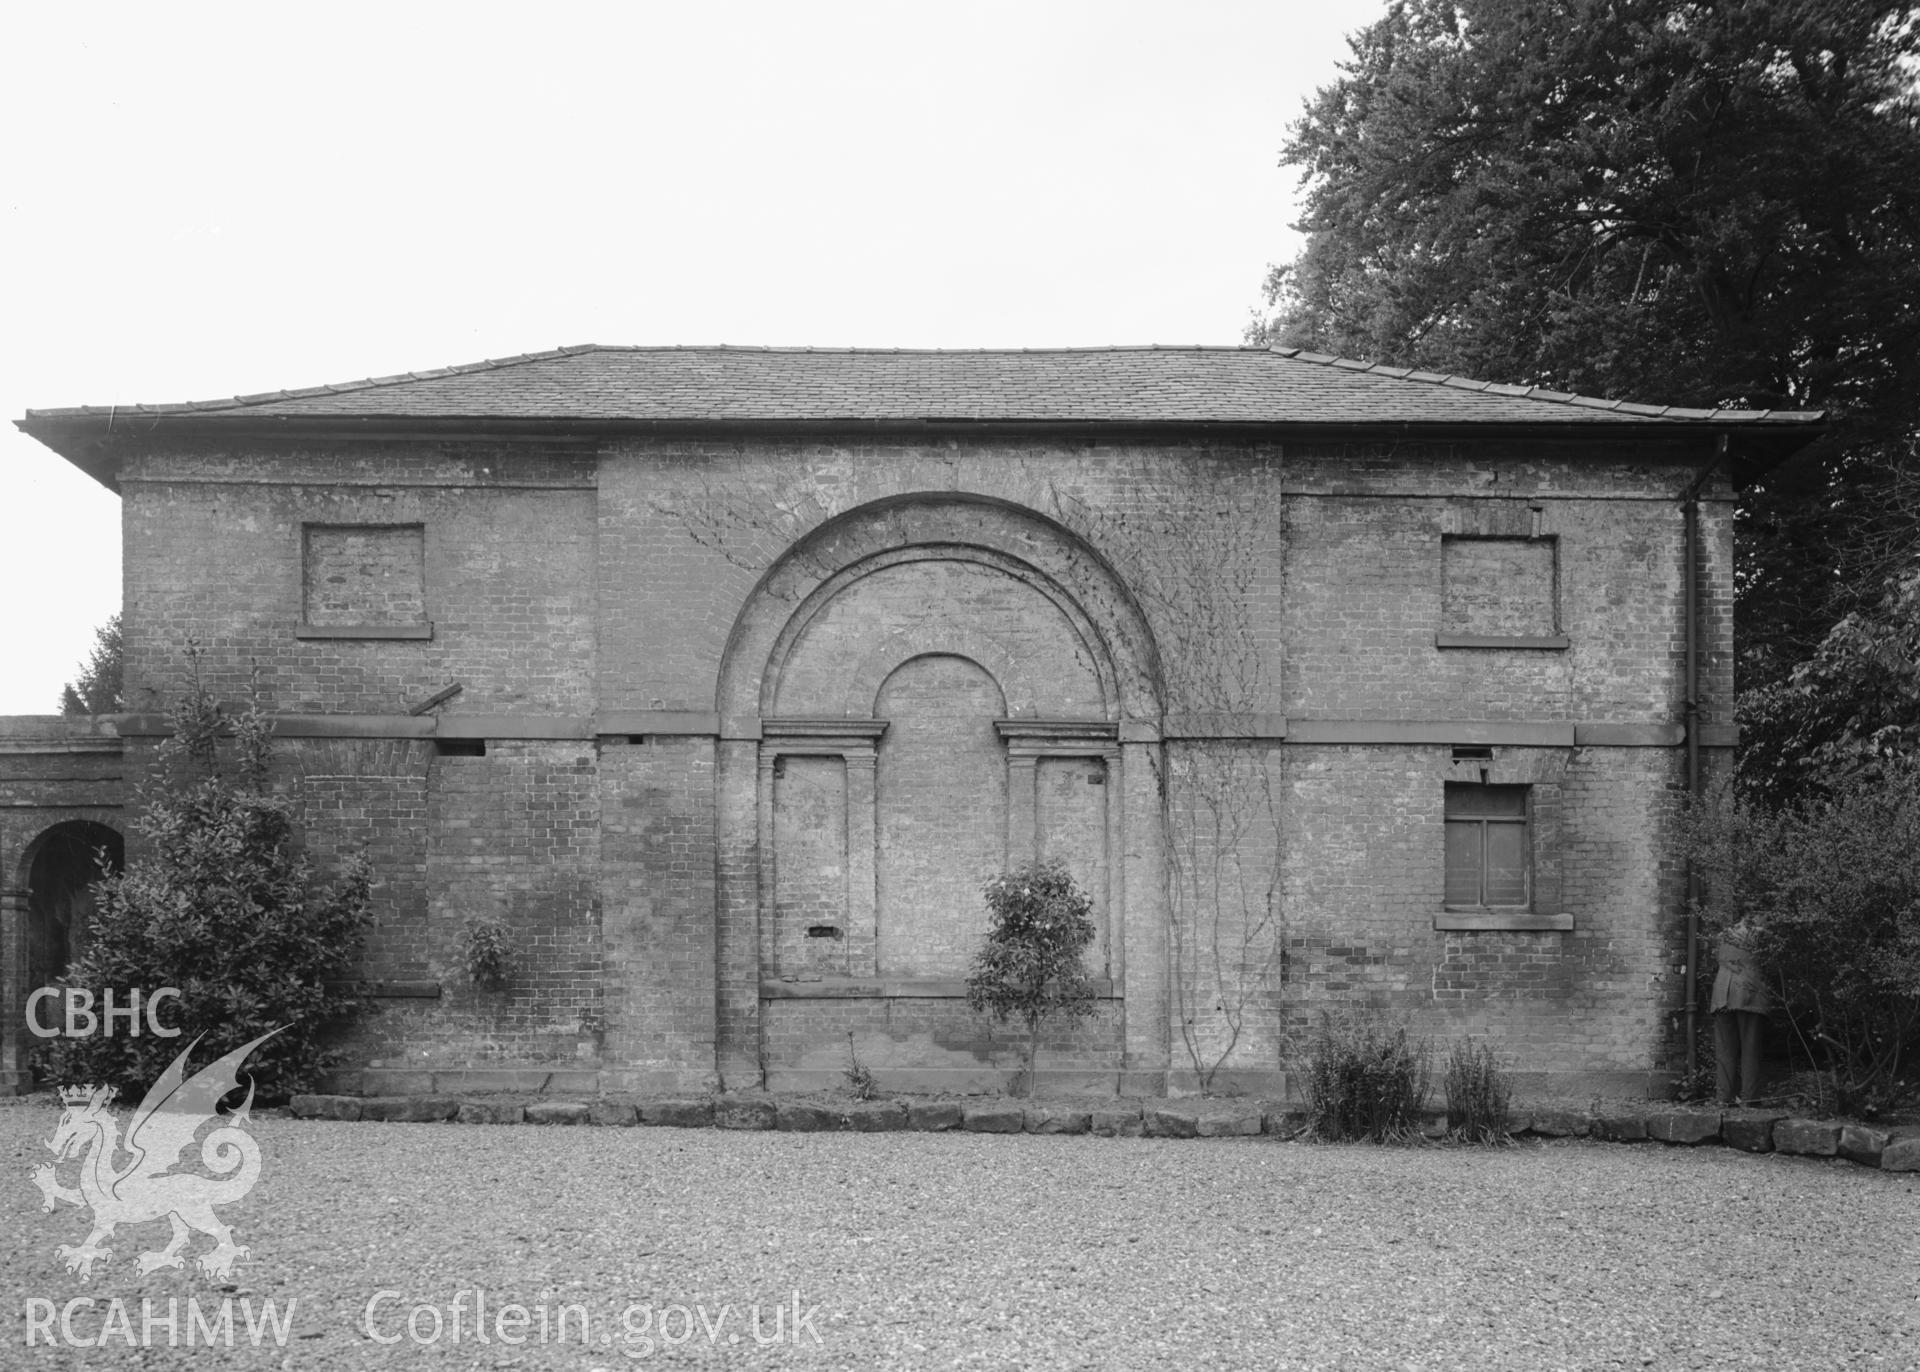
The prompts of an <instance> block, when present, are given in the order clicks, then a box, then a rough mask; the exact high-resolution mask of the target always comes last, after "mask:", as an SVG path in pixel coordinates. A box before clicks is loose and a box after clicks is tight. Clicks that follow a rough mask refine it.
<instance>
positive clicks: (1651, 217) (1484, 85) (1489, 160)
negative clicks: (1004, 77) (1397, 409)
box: [1249, 0, 1920, 685]
mask: <svg viewBox="0 0 1920 1372" xmlns="http://www.w3.org/2000/svg"><path fill="white" fill-rule="evenodd" d="M1917 9H1920V7H1917V6H1915V5H1913V4H1908V3H1895V2H1894V0H1720V2H1719V3H1714V2H1713V0H1396V3H1394V4H1393V5H1392V6H1391V7H1390V8H1389V10H1388V12H1387V14H1386V16H1385V17H1384V18H1382V19H1381V20H1380V21H1379V22H1377V23H1375V24H1374V25H1372V26H1370V27H1369V28H1366V29H1364V30H1362V31H1361V32H1360V33H1358V34H1357V35H1355V36H1353V37H1352V38H1351V39H1350V40H1349V41H1350V45H1351V47H1352V52H1353V56H1352V60H1351V61H1349V62H1347V63H1345V64H1343V66H1342V75H1341V77H1340V79H1339V80H1337V81H1336V82H1334V83H1333V84H1332V85H1330V86H1328V87H1326V88H1325V89H1323V90H1321V91H1320V92H1319V93H1318V95H1317V97H1316V98H1315V99H1314V100H1313V101H1311V102H1310V103H1309V105H1308V108H1307V110H1306V113H1305V115H1304V116H1303V117H1302V118H1301V119H1300V120H1299V121H1298V122H1297V123H1296V124H1295V125H1294V126H1293V127H1292V129H1291V136H1290V138H1289V141H1288V142H1287V144H1286V146H1285V149H1284V152H1283V162H1284V163H1286V164H1291V165H1294V166H1298V167H1300V168H1302V169H1303V172H1304V183H1305V187H1306V200H1305V214H1304V217H1303V219H1302V221H1301V223H1300V224H1299V225H1298V227H1299V228H1300V229H1301V230H1302V231H1303V232H1304V233H1306V234H1307V243H1306V246H1305V248H1304V250H1303V251H1302V252H1301V254H1300V255H1299V256H1298V257H1297V258H1296V259H1295V260H1294V261H1293V262H1290V263H1287V264H1285V265H1282V266H1279V267H1276V268H1274V269H1273V271H1272V272H1271V274H1270V275H1269V277H1268V280H1267V283H1266V291H1267V297H1268V303H1269V305H1270V306H1271V307H1272V309H1273V313H1272V314H1271V315H1269V316H1268V317H1265V318H1262V319H1260V320H1259V321H1257V322H1256V323H1255V325H1254V326H1253V327H1252V329H1251V330H1250V331H1249V332H1250V336H1251V337H1252V338H1254V339H1255V340H1258V341H1267V342H1275V343H1284V344H1288V345H1293V346H1302V347H1309V348H1313V349H1317V350H1320V351H1325V352H1333V353H1341V354H1346V355H1349V356H1358V357H1364V358H1368V359H1371V360H1376V361H1385V362H1392V363H1397V364H1399V365H1403V366H1415V367H1421V368H1426V369H1430V370H1435V371H1442V372H1456V373H1464V374H1469V375H1473V376H1479V377H1484V378H1487V379H1490V380H1499V381H1508V382H1531V383H1534V384H1539V385H1544V386H1549V387H1553V388H1555V389H1560V390H1569V391H1577V392H1584V393H1589V394H1602V395H1612V396H1618V397H1621V398H1629V399H1634V400H1640V401H1647V402H1653V403H1666V404H1677V405H1691V406H1714V405H1730V406H1737V407H1743V408H1795V409H1825V410H1828V411H1829V413H1830V415H1831V417H1832V423H1831V425H1830V427H1829V431H1828V434H1827V437H1826V438H1825V439H1824V440H1823V442H1822V443H1821V444H1820V445H1819V447H1818V448H1817V449H1816V450H1815V451H1814V452H1812V453H1810V454H1809V455H1808V456H1807V458H1806V459H1805V460H1802V461H1798V462H1795V463H1793V464H1790V466H1789V468H1788V469H1785V470H1783V471H1782V472H1781V473H1778V474H1776V475H1774V476H1772V477H1770V478H1768V479H1767V481H1766V482H1765V483H1764V484H1763V486H1762V487H1760V488H1758V489H1755V490H1753V491H1750V492H1748V494H1747V497H1746V499H1745V501H1744V504H1743V508H1742V511H1741V520H1740V525H1739V536H1740V540H1741V565H1740V573H1739V591H1740V597H1741V602H1740V611H1741V614H1742V635H1743V642H1744V648H1743V653H1744V657H1743V663H1742V666H1743V670H1744V671H1745V673H1746V675H1747V679H1748V680H1749V681H1752V682H1755V683H1756V684H1762V685H1765V684H1770V683H1773V682H1777V681H1779V680H1782V679H1784V677H1785V676H1786V674H1787V673H1788V672H1789V671H1790V670H1791V668H1792V666H1793V664H1794V663H1796V662H1798V661H1800V660H1802V659H1804V658H1806V657H1807V656H1808V655H1810V654H1811V653H1812V652H1813V650H1814V649H1815V647H1816V646H1817V645H1818V644H1819V643H1820V641H1821V640H1822V639H1823V637H1824V636H1825V635H1826V633H1827V632H1828V630H1829V629H1830V628H1831V627H1832V626H1833V625H1834V624H1835V623H1836V622H1838V621H1839V620H1841V619H1842V618H1843V617H1844V616H1845V615H1846V614H1848V613H1850V612H1853V611H1857V610H1862V609H1865V608H1868V607H1871V606H1873V605H1875V604H1877V603H1879V602H1880V601H1881V599H1882V597H1883V596H1884V594H1885V591H1886V588H1887V586H1888V584H1889V583H1890V582H1892V581H1895V580H1897V579H1898V578H1899V577H1900V575H1901V574H1902V573H1903V572H1904V571H1905V570H1906V569H1907V568H1909V567H1910V566H1911V565H1912V564H1913V561H1914V559H1915V557H1916V555H1920V481H1916V479H1915V456H1914V454H1915V436H1916V434H1917V433H1920V96H1917V95H1916V72H1920V26H1917V25H1916V19H1915V16H1916V10H1917Z"/></svg>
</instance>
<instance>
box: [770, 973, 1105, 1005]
mask: <svg viewBox="0 0 1920 1372" xmlns="http://www.w3.org/2000/svg"><path fill="white" fill-rule="evenodd" d="M1093 987H1094V992H1093V993H1094V996H1095V997H1096V998H1097V999H1100V1000H1119V999H1121V996H1120V993H1119V991H1118V990H1116V989H1115V987H1114V984H1113V981H1112V980H1111V979H1110V978H1108V977H1095V978H1093ZM966 997H967V984H966V982H964V981H945V980H939V979H935V978H931V977H818V978H816V979H814V980H813V981H784V980H782V981H774V980H764V981H762V982H761V983H760V998H761V999H762V1000H890V999H916V1000H965V999H966Z"/></svg>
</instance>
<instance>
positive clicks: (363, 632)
mask: <svg viewBox="0 0 1920 1372" xmlns="http://www.w3.org/2000/svg"><path fill="white" fill-rule="evenodd" d="M293 636H294V637H295V638H412V639H422V638H432V637H433V622H432V621H431V620H429V621H428V622H427V623H425V624H301V625H298V626H296V627H295V628H294V631H293Z"/></svg>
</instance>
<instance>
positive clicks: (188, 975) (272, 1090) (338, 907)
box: [42, 681, 372, 1100]
mask: <svg viewBox="0 0 1920 1372" xmlns="http://www.w3.org/2000/svg"><path fill="white" fill-rule="evenodd" d="M172 720H173V728H174V733H173V736H172V737H171V738H168V739H167V740H166V741H164V742H163V743H162V744H161V745H160V748H159V761H160V769H159V773H158V775H157V777H156V779H155V780H154V781H153V782H151V783H149V784H148V785H146V786H143V787H142V788H141V790H140V799H141V804H142V813H141V814H140V816H139V818H137V819H136V820H135V821H134V822H133V828H134V831H135V832H136V833H138V834H140V835H141V836H142V837H143V838H144V839H145V840H146V843H145V845H144V849H145V851H144V852H142V853H139V854H137V855H136V856H135V860H134V861H133V863H132V865H131V866H129V867H128V868H127V869H126V871H124V872H123V873H121V874H120V875H118V876H109V877H106V878H104V879H103V880H101V881H99V882H97V883H96V884H95V886H94V900H95V909H94V914H93V920H92V925H91V934H90V936H89V938H88V941H87V949H86V952H85V954H84V955H83V956H82V957H81V958H80V959H79V961H77V962H76V963H75V964H74V965H73V966H72V967H71V968H69V969H68V973H67V976H66V978H65V980H66V983H67V985H69V986H76V987H86V988H88V989H90V990H92V992H93V993H94V996H95V1001H96V1004H98V1003H99V1001H100V998H101V997H102V995H103V993H104V992H105V991H106V990H107V989H108V988H113V989H114V993H115V1001H116V1003H117V1004H122V1005H124V1004H126V1003H127V1002H128V1000H129V999H130V993H131V991H132V990H133V988H136V987H137V988H139V989H140V990H141V991H142V992H143V993H151V992H152V991H154V990H156V989H157V988H159V987H162V986H173V987H177V988H179V990H180V993H181V994H180V999H179V1000H177V1001H174V1000H167V1001H163V1002H162V1005H161V1009H160V1011H159V1017H160V1019H161V1021H162V1023H163V1024H165V1025H166V1026H167V1027H169V1028H178V1029H179V1030H180V1031H181V1036H180V1037H178V1038H161V1037H157V1036H155V1035H153V1034H150V1033H143V1034H141V1035H140V1036H138V1037H134V1036H131V1035H128V1034H124V1033H121V1034H116V1035H114V1036H112V1037H108V1036H106V1035H95V1036H93V1037H90V1038H79V1039H66V1038H61V1039H53V1040H50V1041H49V1042H48V1043H47V1045H46V1047H45V1048H44V1049H43V1050H42V1051H43V1053H44V1058H45V1064H46V1066H47V1068H48V1071H49V1073H50V1074H51V1075H52V1076H53V1077H54V1078H55V1079H56V1080H58V1081H60V1082H64V1083H79V1082H95V1083H103V1084H112V1085H114V1086H117V1087H119V1088H120V1091H121V1093H122V1095H123V1096H131V1097H133V1098H134V1099H136V1100H137V1099H138V1098H139V1097H140V1095H141V1094H142V1093H143V1092H144V1091H145V1090H146V1088H147V1087H148V1086H149V1085H151V1084H152V1083H153V1081H154V1080H155V1079H156V1078H157V1077H158V1076H159V1075H160V1073H161V1072H162V1071H163V1070H165V1068H166V1066H167V1064H168V1063H170V1062H171V1061H172V1060H173V1059H174V1057H175V1056H176V1055H178V1054H179V1052H180V1051H181V1049H183V1048H185V1047H186V1046H187V1045H188V1044H189V1043H191V1042H193V1040H194V1039H195V1038H196V1037H198V1038H200V1039H201V1043H200V1046H199V1048H197V1049H196V1050H195V1053H194V1059H195V1061H196V1062H203V1061H206V1060H208V1059H211V1058H213V1057H217V1056H219V1055H221V1054H223V1053H226V1052H229V1051H231V1050H232V1049H234V1048H238V1047H239V1046H240V1045H242V1044H244V1043H246V1042H247V1041H248V1040H249V1039H253V1038H256V1037H258V1036H259V1035H261V1034H264V1033H266V1032H267V1031H268V1030H271V1029H276V1028H281V1029H283V1032H281V1033H279V1034H277V1035H275V1036H274V1037H273V1038H271V1039H269V1040H267V1042H265V1043H263V1044H261V1045H260V1047H259V1048H258V1049H257V1050H255V1052H254V1053H253V1055H252V1056H251V1057H250V1058H249V1059H248V1061H247V1063H246V1071H247V1072H249V1073H250V1074H251V1075H252V1078H253V1083H254V1086H255V1089H256V1091H257V1093H258V1095H259V1097H260V1098H261V1099H263V1100H273V1099H281V1098H284V1097H286V1096H288V1095H291V1094H292V1093H294V1092H296V1091H307V1090H311V1089H313V1087H314V1086H315V1085H316V1084H317V1081H318V1077H319V1074H320V1073H321V1071H322V1070H323V1069H324V1068H325V1067H326V1066H327V1064H328V1062H329V1058H330V1055H329V1054H328V1053H327V1051H326V1049H325V1048H324V1046H323V1044H324V1042H325V1039H326V1036H327V1035H328V1034H329V1032H330V1031H332V1030H333V1029H335V1028H336V1027H337V1026H338V1025H339V1024H340V1022H341V1021H342V1020H343V1019H344V1018H345V1017H346V1016H347V1015H349V1014H350V1013H351V1012H352V1010H353V1009H354V1008H355V1007H356V1004H357V1002H356V1001H355V999H354V997H353V994H352V991H351V988H350V986H348V985H342V984H340V983H341V982H342V980H343V979H345V978H349V977H351V976H352V975H353V974H354V971H355V968H356V966H357V964H358V962H359V957H360V948H361V944H362V941H363V939H364V936H365V930H366V926H367V922H368V908H369V905H370V903H371V895H370V890H371V880H372V879H371V874H370V872H369V870H368V867H367V865H366V863H365V861H364V860H361V859H358V858H356V859H354V860H352V861H351V862H349V863H348V865H347V869H346V871H345V873H344V875H343V877H342V879H341V880H340V882H339V884H338V885H336V886H333V887H330V888H324V889H315V888H314V886H313V881H312V871H311V868H310V866H309V864H308V862H307V861H306V859H305V858H304V857H301V856H299V855H298V854H297V853H296V852H295V849H294V825H293V817H292V803H291V802H290V801H289V800H288V799H287V798H286V797H284V796H279V795H275V794H273V793H272V791H271V790H269V788H268V782H267V775H268V766H269V762H270V758H271V752H272V723H271V721H270V720H269V719H268V717H267V715H266V713H265V711H264V710H263V709H262V708H261V707H260V706H259V704H258V703H257V702H256V703H255V704H253V705H252V706H251V707H250V708H248V709H247V710H246V711H245V712H243V713H240V714H238V715H231V716H230V715H228V714H227V713H226V712H224V711H223V710H222V709H221V708H220V707H219V706H218V705H217V704H216V703H215V702H214V700H213V698H212V697H211V696H210V695H209V694H207V692H206V691H205V690H204V689H203V688H202V687H200V685H199V684H198V682H197V681H196V683H195V686H194V689H193V691H192V692H191V693H190V694H189V695H188V696H187V697H186V698H185V699H183V700H182V701H181V702H179V703H178V704H177V705H176V706H175V707H174V709H173V711H172ZM223 753H225V754H227V757H226V759H225V763H226V765H225V766H223V758H222V754H223Z"/></svg>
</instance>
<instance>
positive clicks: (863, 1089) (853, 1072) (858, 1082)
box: [840, 1030, 880, 1100]
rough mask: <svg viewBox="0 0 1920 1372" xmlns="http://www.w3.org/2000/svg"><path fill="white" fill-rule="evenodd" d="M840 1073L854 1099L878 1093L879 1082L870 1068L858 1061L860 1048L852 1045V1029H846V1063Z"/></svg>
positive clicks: (872, 1096)
mask: <svg viewBox="0 0 1920 1372" xmlns="http://www.w3.org/2000/svg"><path fill="white" fill-rule="evenodd" d="M840 1075H841V1076H843V1077H845V1078H846V1079H847V1086H848V1088H849V1089H850V1090H852V1092H853V1098H854V1099H855V1100H873V1099H874V1098H876V1097H877V1096H878V1095H879V1094H880V1083H879V1082H878V1081H876V1080H874V1076H873V1071H872V1069H871V1068H869V1067H868V1066H867V1065H866V1064H865V1063H864V1062H862V1061H860V1050H859V1049H857V1048H855V1047H854V1046H853V1031H852V1030H848V1031H847V1065H846V1068H845V1069H844V1070H843V1071H842V1072H841V1073H840Z"/></svg>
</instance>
